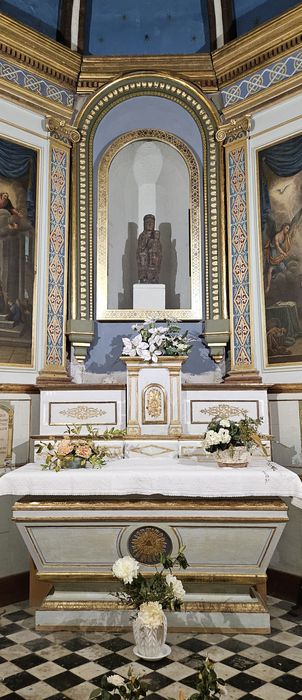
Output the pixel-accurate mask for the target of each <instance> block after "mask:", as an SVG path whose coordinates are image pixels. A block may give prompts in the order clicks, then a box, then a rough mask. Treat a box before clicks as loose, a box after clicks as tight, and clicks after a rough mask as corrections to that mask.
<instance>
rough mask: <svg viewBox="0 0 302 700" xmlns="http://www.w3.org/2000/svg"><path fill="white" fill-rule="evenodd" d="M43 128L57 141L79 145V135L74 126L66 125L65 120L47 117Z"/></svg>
mask: <svg viewBox="0 0 302 700" xmlns="http://www.w3.org/2000/svg"><path fill="white" fill-rule="evenodd" d="M45 127H46V130H47V131H50V133H51V136H52V137H53V138H55V139H58V141H62V140H63V141H64V142H66V141H68V142H69V143H71V144H74V143H79V141H80V140H81V134H80V132H79V131H78V129H75V127H74V126H71V125H70V124H67V123H66V119H56V118H55V117H47V118H46V123H45Z"/></svg>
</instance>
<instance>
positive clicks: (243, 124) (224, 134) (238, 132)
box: [215, 114, 252, 143]
mask: <svg viewBox="0 0 302 700" xmlns="http://www.w3.org/2000/svg"><path fill="white" fill-rule="evenodd" d="M251 125H252V121H251V117H250V115H249V114H246V115H245V116H243V117H239V119H230V121H229V122H226V124H223V125H222V126H220V127H219V129H217V131H216V134H215V138H216V141H218V142H219V143H224V141H226V143H231V142H232V141H237V140H238V139H241V138H246V136H247V135H248V132H249V131H250V128H251Z"/></svg>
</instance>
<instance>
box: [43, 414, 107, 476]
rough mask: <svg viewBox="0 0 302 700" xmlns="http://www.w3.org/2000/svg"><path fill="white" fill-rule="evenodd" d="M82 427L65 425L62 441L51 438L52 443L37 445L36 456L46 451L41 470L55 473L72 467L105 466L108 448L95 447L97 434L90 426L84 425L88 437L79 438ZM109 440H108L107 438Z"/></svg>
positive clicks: (97, 467)
mask: <svg viewBox="0 0 302 700" xmlns="http://www.w3.org/2000/svg"><path fill="white" fill-rule="evenodd" d="M83 427H84V426H83V425H67V426H66V431H65V433H64V437H63V438H62V440H58V441H57V440H56V439H55V438H53V442H47V443H46V442H40V443H37V454H41V453H43V452H44V451H45V450H46V451H47V455H46V457H45V462H44V464H42V468H43V469H52V470H53V471H55V472H59V471H61V469H70V468H72V467H73V468H74V467H94V468H96V469H100V468H101V467H102V466H103V465H104V464H106V460H105V457H106V455H107V453H108V448H107V447H105V446H103V445H97V444H96V443H95V439H96V438H97V437H98V432H97V430H96V429H95V428H93V427H92V426H91V425H86V426H85V427H86V428H87V431H88V435H85V436H83V437H81V431H82V428H83ZM107 439H109V438H107Z"/></svg>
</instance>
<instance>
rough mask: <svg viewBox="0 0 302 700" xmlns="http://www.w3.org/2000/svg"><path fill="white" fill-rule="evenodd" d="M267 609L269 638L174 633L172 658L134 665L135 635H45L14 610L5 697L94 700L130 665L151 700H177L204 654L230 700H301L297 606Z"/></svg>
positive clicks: (1, 669) (0, 638) (0, 642)
mask: <svg viewBox="0 0 302 700" xmlns="http://www.w3.org/2000/svg"><path fill="white" fill-rule="evenodd" d="M269 603H270V612H271V619H272V631H271V634H270V635H266V636H264V635H250V634H237V635H225V634H194V635H192V634H189V633H186V634H185V633H182V634H176V633H174V634H173V633H170V634H169V633H168V639H167V642H168V643H169V644H170V645H171V647H172V653H171V655H170V656H169V657H168V658H165V659H162V660H161V661H155V662H149V661H144V660H137V659H136V657H135V655H134V654H133V638H132V634H131V632H129V633H127V634H109V633H103V632H92V631H90V632H85V631H84V630H83V631H82V632H53V633H52V634H42V633H40V632H36V631H35V629H34V618H33V612H32V611H31V610H30V609H28V608H27V606H26V604H23V603H21V604H19V605H9V606H7V607H6V608H2V609H0V698H5V700H12V699H13V698H23V699H24V700H46V699H48V698H51V700H66V698H70V699H71V700H88V698H89V695H90V693H91V691H92V690H94V689H95V688H96V687H97V686H98V681H99V680H100V678H101V677H102V675H103V674H104V673H106V672H107V671H108V670H110V671H114V672H115V673H119V674H121V675H127V671H128V668H129V665H130V664H132V666H133V668H134V670H136V671H137V672H139V673H140V674H142V675H144V679H145V680H146V681H148V682H149V685H150V694H149V695H148V696H147V700H161V698H166V699H167V698H169V697H175V698H176V697H177V693H178V690H179V689H180V688H182V689H183V690H184V692H185V695H186V697H188V696H189V695H191V694H192V693H193V688H194V676H195V673H196V668H197V667H198V664H199V662H200V658H202V657H204V656H206V655H208V656H209V657H210V658H211V659H212V660H213V661H215V662H216V663H215V669H216V672H217V673H218V675H219V676H221V677H223V678H224V679H225V681H226V684H227V685H226V688H227V691H228V698H229V700H237V699H239V698H240V699H241V700H255V698H262V699H263V700H287V699H288V698H301V697H302V620H299V619H297V618H294V617H293V616H292V615H291V614H290V609H291V607H292V604H291V603H287V602H283V601H280V600H277V599H276V598H270V600H269ZM138 661H139V662H138Z"/></svg>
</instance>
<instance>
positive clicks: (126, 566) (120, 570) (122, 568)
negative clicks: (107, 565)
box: [112, 557, 139, 583]
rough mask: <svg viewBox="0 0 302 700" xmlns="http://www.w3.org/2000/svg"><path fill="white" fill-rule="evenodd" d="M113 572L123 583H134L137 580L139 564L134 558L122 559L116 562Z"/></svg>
mask: <svg viewBox="0 0 302 700" xmlns="http://www.w3.org/2000/svg"><path fill="white" fill-rule="evenodd" d="M112 571H113V573H114V576H116V578H119V579H121V581H123V583H132V581H133V579H134V578H137V574H138V571H139V564H138V562H137V561H136V560H135V559H133V557H121V559H117V560H116V561H115V562H114V564H113V567H112Z"/></svg>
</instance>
